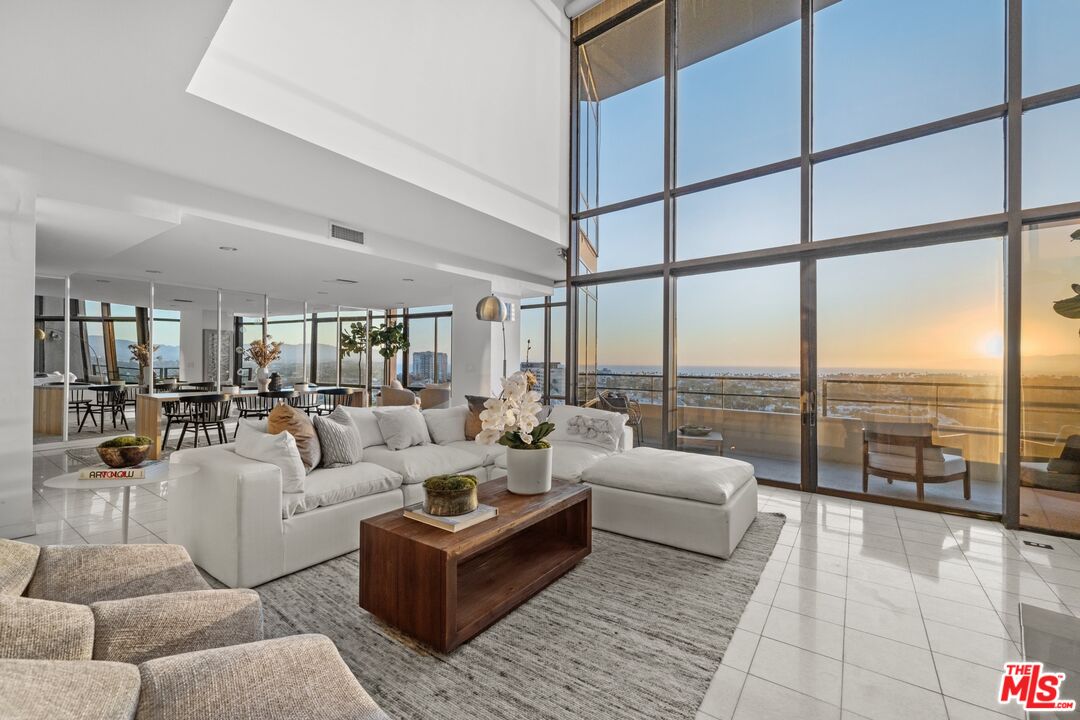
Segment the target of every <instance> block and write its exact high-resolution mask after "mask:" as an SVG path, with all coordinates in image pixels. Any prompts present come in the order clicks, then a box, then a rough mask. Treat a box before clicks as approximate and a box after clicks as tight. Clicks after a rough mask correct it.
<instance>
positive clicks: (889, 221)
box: [590, 0, 1080, 372]
mask: <svg viewBox="0 0 1080 720" xmlns="http://www.w3.org/2000/svg"><path fill="white" fill-rule="evenodd" d="M684 2H685V0H684ZM692 4H693V3H692V2H690V3H689V5H692ZM1048 5H1053V10H1054V13H1055V15H1054V17H1056V21H1053V22H1051V21H1050V17H1051V15H1050V14H1049V13H1046V12H1043V10H1045V7H1046V6H1048ZM1024 9H1025V18H1024V23H1025V28H1024V29H1025V34H1024V37H1025V53H1024V93H1025V95H1032V94H1036V93H1039V92H1044V91H1046V90H1050V89H1054V88H1057V87H1062V86H1065V85H1071V84H1075V83H1078V82H1080V59H1078V55H1080V54H1078V53H1075V52H1072V51H1071V50H1069V48H1070V47H1071V46H1072V44H1073V43H1072V40H1071V38H1070V31H1069V30H1068V27H1069V26H1071V27H1072V28H1073V29H1075V28H1076V27H1080V2H1076V3H1069V2H1056V3H1053V2H1051V3H1046V2H1044V3H1036V2H1029V3H1026V4H1025V8H1024ZM1063 13H1072V14H1073V15H1075V22H1073V23H1064V24H1063V23H1061V21H1060V20H1061V18H1062V16H1063ZM654 14H655V15H657V17H655V18H653V17H648V15H654ZM658 21H659V15H658V11H650V13H648V14H647V16H646V17H643V18H640V19H639V20H638V22H643V23H650V24H651V23H655V22H658ZM815 32H816V35H815V72H814V83H815V85H814V88H815V98H814V102H815V108H814V116H815V120H814V121H815V142H814V145H815V148H816V149H825V148H829V147H834V146H836V145H840V144H844V143H847V142H853V141H856V140H861V139H864V138H866V137H871V136H874V135H878V134H882V133H886V132H891V131H894V130H898V129H902V128H905V127H910V126H913V125H917V124H920V123H924V122H929V121H932V120H936V119H939V118H942V117H948V116H950V115H955V114H959V113H963V112H967V111H970V110H975V109H979V108H983V107H987V106H991V105H994V104H997V103H1001V102H1002V101H1003V98H1004V80H1003V79H1004V74H1005V73H1004V41H1005V32H1004V2H1001V1H1000V0H949V2H940V1H939V0H915V1H912V2H907V3H880V2H868V1H866V0H860V1H858V2H855V1H852V0H847V1H844V2H840V3H836V4H834V5H832V6H830V7H829V8H827V9H825V10H822V11H820V12H818V13H817V15H816V16H815ZM913 38H917V39H918V42H914V41H913ZM679 82H680V86H679V115H678V117H679V127H678V133H679V135H678V137H679V145H678V147H679V157H678V162H679V165H678V177H679V183H680V184H686V183H689V182H696V181H699V180H702V179H707V178H710V177H715V176H717V175H722V174H725V173H729V172H734V171H738V170H744V169H747V168H750V167H755V166H758V165H762V164H766V163H770V162H775V161H778V160H783V159H786V158H789V157H793V156H797V155H798V148H799V144H798V138H799V23H793V24H790V25H787V26H785V27H782V28H780V29H778V30H775V31H773V32H771V33H769V34H767V35H764V36H762V37H759V38H757V39H755V40H753V41H751V42H748V43H744V44H743V45H740V46H738V47H736V48H734V49H732V50H729V51H727V52H724V53H722V54H719V55H714V56H712V57H710V58H708V59H706V60H704V61H702V62H698V63H696V64H695V65H692V66H689V67H687V68H684V69H682V70H681V71H680V75H679ZM662 97H663V82H662V80H659V79H658V80H653V81H651V82H647V83H645V84H643V85H639V86H638V87H636V88H634V89H631V90H629V91H626V92H623V93H621V94H619V95H616V96H614V97H612V98H608V99H605V100H603V101H602V103H601V107H600V118H601V120H600V125H601V132H600V157H599V173H598V174H599V194H598V197H597V198H595V199H594V201H595V202H598V203H599V204H601V205H603V204H607V203H611V202H617V201H620V200H625V199H627V198H631V197H636V196H640V195H643V194H646V193H649V192H655V191H657V190H660V189H661V184H662V163H663V143H662V128H663V112H662ZM1003 135H1004V123H1003V122H1002V121H1001V120H994V121H988V122H984V123H980V124H977V125H973V126H968V127H965V128H961V129H958V130H952V131H949V132H946V133H940V134H937V135H933V136H930V137H927V138H923V139H920V140H916V141H910V142H907V143H902V144H898V145H893V146H889V147H886V148H882V149H879V150H874V151H870V152H866V153H861V154H858V155H854V156H849V157H845V158H840V159H837V160H831V161H827V162H823V163H820V164H818V165H816V166H815V170H814V196H813V197H814V206H813V213H814V215H813V217H814V223H813V236H814V237H815V238H816V239H826V238H830V237H840V236H845V235H852V234H859V233H864V232H873V231H877V230H883V229H890V228H897V227H905V226H910V225H916V224H922V223H928V222H937V221H943V220H951V219H958V218H964V217H971V216H977V215H982V214H991V213H996V212H1001V211H1002V210H1003V201H1004V187H1005V181H1004V171H1003V164H1004V138H1003ZM1023 149H1024V158H1023V159H1024V177H1023V180H1024V187H1023V191H1024V192H1023V196H1024V206H1025V207H1038V206H1042V205H1050V204H1056V203H1060V202H1070V201H1076V200H1078V199H1080V101H1074V102H1070V103H1066V104H1063V105H1059V106H1054V107H1049V108H1043V109H1040V110H1035V111H1031V112H1028V113H1026V114H1025V116H1024V126H1023ZM676 217H677V235H676V248H677V257H678V259H685V258H693V257H702V256H708V255H715V254H722V253H726V252H736V251H742V250H750V249H756V248H763V247H770V246H775V245H783V244H789V243H794V242H797V241H798V237H799V231H798V222H799V173H798V171H789V172H784V173H779V174H775V175H771V176H768V177H764V178H759V179H756V180H752V181H748V182H743V183H738V184H736V185H731V186H726V187H722V188H718V189H715V190H710V191H706V192H703V193H697V194H694V195H688V196H684V197H683V198H680V199H679V200H678V201H677V207H676ZM1074 227H1075V226H1073V227H1058V228H1047V229H1040V230H1037V231H1031V232H1028V233H1026V234H1025V246H1024V247H1025V264H1024V280H1025V291H1024V296H1023V297H1024V316H1023V320H1024V334H1023V342H1022V350H1023V352H1024V353H1025V354H1030V355H1060V354H1068V353H1080V338H1078V337H1077V329H1078V328H1080V323H1077V322H1075V321H1068V320H1066V319H1064V318H1061V317H1060V316H1057V315H1056V314H1054V312H1053V311H1052V309H1051V307H1050V303H1051V301H1052V300H1057V299H1061V298H1062V297H1066V296H1068V295H1070V294H1071V290H1070V289H1069V285H1070V284H1071V283H1073V282H1080V242H1072V243H1070V242H1069V241H1068V233H1069V232H1070V231H1071V230H1072V229H1074ZM590 232H592V233H593V234H595V235H598V236H599V243H600V260H599V269H601V270H607V269H616V268H622V267H632V266H637V265H644V264H650V263H655V262H660V261H661V259H662V257H661V253H662V239H663V214H662V205H661V203H653V204H651V205H646V206H642V207H637V208H633V209H630V210H625V211H622V212H619V213H615V214H612V215H611V216H602V217H601V219H600V220H599V231H598V232H596V231H595V230H594V229H590ZM1002 245H1003V243H1002V240H1001V239H1000V238H990V239H986V240H979V241H972V242H965V243H961V244H954V245H945V246H939V247H932V248H921V249H914V250H905V251H895V252H889V253H881V254H874V255H867V256H861V257H851V258H840V259H830V260H824V261H821V262H819V263H818V290H819V292H818V345H819V363H820V365H821V366H822V367H868V368H883V367H885V368H914V369H964V370H980V371H990V372H997V371H1000V366H1001V352H1002V344H1003V340H1002V336H1003V327H1002V317H1003V300H1004V298H1003V257H1002V251H1003V247H1002ZM798 285H799V284H798V271H797V268H796V267H795V266H793V265H783V266H774V267H768V268H759V269H754V270H738V271H733V272H730V273H721V274H716V275H710V276H701V277H694V278H686V279H682V280H680V281H679V286H678V308H679V315H678V338H679V344H678V353H679V362H680V364H681V365H687V366H690V365H710V366H726V365H734V366H786V367H796V366H797V365H798V349H799V346H798V342H799V304H798V292H799V290H798ZM599 294H600V303H599V308H600V309H599V312H600V321H599V326H600V333H599V352H598V355H599V358H598V361H599V364H600V365H604V364H607V365H659V364H660V352H661V342H660V332H661V330H660V328H661V324H660V320H661V314H660V313H661V308H660V284H659V280H649V281H639V282H636V283H630V284H627V285H625V286H602V287H600V288H599Z"/></svg>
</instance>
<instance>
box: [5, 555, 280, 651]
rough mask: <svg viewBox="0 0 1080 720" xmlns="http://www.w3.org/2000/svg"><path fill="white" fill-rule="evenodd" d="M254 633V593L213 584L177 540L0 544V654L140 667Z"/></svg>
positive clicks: (257, 613) (258, 608) (257, 633)
mask: <svg viewBox="0 0 1080 720" xmlns="http://www.w3.org/2000/svg"><path fill="white" fill-rule="evenodd" d="M24 590H25V595H24V594H23V592H24ZM262 638H263V628H262V604H261V602H260V600H259V595H258V593H256V592H253V591H250V590H212V589H211V588H210V586H209V585H208V584H207V582H206V581H205V580H203V578H202V576H201V575H200V574H199V571H198V570H197V569H196V568H195V565H194V564H193V563H192V562H191V559H190V558H189V557H188V554H187V551H186V550H184V548H183V547H180V546H179V545H72V546H50V547H45V548H38V547H37V546H36V545H27V544H26V543H19V542H15V541H11V540H0V657H2V658H17V659H28V660H29V659H37V660H91V659H94V660H110V661H119V662H128V663H139V662H144V661H146V660H151V659H154V658H159V657H164V656H166V655H174V654H178V653H186V652H191V651H194V650H205V649H208V648H216V647H222V646H226V645H234V644H237V643H245V642H253V641H257V640H262Z"/></svg>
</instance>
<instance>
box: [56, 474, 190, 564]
mask: <svg viewBox="0 0 1080 720" xmlns="http://www.w3.org/2000/svg"><path fill="white" fill-rule="evenodd" d="M198 471H199V468H198V467H196V466H195V465H181V464H179V463H178V464H176V465H173V464H169V463H166V467H165V468H164V469H163V470H159V471H157V472H156V473H155V474H154V477H151V478H142V479H139V480H132V479H126V478H125V479H123V480H80V479H79V473H78V472H71V473H66V474H64V475H57V476H56V477H54V478H49V479H48V480H46V481H45V483H44V484H45V487H47V488H54V489H57V490H111V489H114V488H124V507H123V510H122V513H121V517H122V522H123V525H122V528H123V542H124V543H125V544H126V543H127V541H128V509H129V506H130V504H131V488H133V487H135V486H137V485H153V484H155V483H162V482H168V481H169V480H175V479H176V478H182V477H187V476H189V475H194V474H195V473H196V472H198Z"/></svg>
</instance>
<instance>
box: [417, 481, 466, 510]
mask: <svg viewBox="0 0 1080 720" xmlns="http://www.w3.org/2000/svg"><path fill="white" fill-rule="evenodd" d="M476 504H477V498H476V478H475V477H473V476H472V475H436V476H435V477H430V478H428V479H427V480H425V481H424V512H426V513H428V514H429V515H437V516H439V517H453V516H454V515H464V514H465V513H470V512H472V511H473V510H475V509H476Z"/></svg>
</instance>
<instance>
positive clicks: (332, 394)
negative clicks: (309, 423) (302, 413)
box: [317, 387, 353, 415]
mask: <svg viewBox="0 0 1080 720" xmlns="http://www.w3.org/2000/svg"><path fill="white" fill-rule="evenodd" d="M352 393H353V390H352V388H344V387H332V388H323V389H322V390H319V391H318V396H319V409H318V410H317V412H318V414H319V415H329V414H330V413H332V412H334V410H335V409H336V408H337V406H338V405H348V404H349V396H350V395H352Z"/></svg>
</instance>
